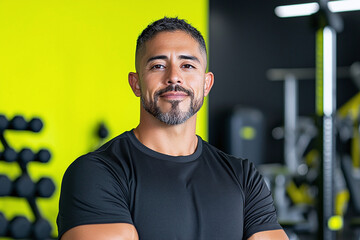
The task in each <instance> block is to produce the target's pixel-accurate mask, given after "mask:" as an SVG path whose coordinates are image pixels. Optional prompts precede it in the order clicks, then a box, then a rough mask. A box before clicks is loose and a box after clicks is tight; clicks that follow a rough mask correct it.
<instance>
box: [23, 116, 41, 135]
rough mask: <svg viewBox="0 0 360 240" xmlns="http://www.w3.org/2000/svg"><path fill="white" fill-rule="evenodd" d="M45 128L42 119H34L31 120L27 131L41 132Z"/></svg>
mask: <svg viewBox="0 0 360 240" xmlns="http://www.w3.org/2000/svg"><path fill="white" fill-rule="evenodd" d="M43 126H44V125H43V122H42V121H41V119H40V118H33V119H31V120H30V122H29V125H28V127H27V130H30V131H32V132H40V131H41V129H42V128H43Z"/></svg>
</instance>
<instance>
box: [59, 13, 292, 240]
mask: <svg viewBox="0 0 360 240" xmlns="http://www.w3.org/2000/svg"><path fill="white" fill-rule="evenodd" d="M206 65H207V60H206V47H205V42H204V39H203V37H202V36H201V34H200V33H199V32H198V31H197V30H196V29H195V28H194V27H192V26H191V25H189V24H188V23H186V22H185V21H184V20H179V19H177V18H163V19H160V20H158V21H155V22H154V23H152V24H151V25H149V26H148V27H147V28H146V29H145V30H144V31H143V32H142V33H141V35H140V36H139V38H138V41H137V47H136V73H133V72H131V73H129V84H130V86H131V89H132V90H133V92H134V94H135V95H136V96H137V97H140V100H141V106H140V124H139V125H138V126H137V127H136V128H135V129H134V130H132V131H129V132H125V133H123V134H121V135H120V136H118V137H116V138H114V139H112V140H111V141H109V142H108V143H106V144H105V145H104V146H102V147H101V148H100V149H98V150H96V151H94V152H92V153H89V154H86V155H84V156H82V157H80V158H79V159H77V160H76V161H75V162H74V163H72V164H71V165H70V167H69V168H68V170H67V171H66V173H65V175H64V179H63V183H62V190H61V197H60V211H59V215H58V226H59V238H61V239H63V240H68V239H86V240H91V239H97V240H99V239H100V240H101V239H104V240H105V239H126V240H128V239H129V240H130V239H131V240H135V239H141V240H161V239H164V240H172V239H179V240H202V239H204V240H211V239H214V240H215V239H216V240H231V239H236V240H240V239H251V240H256V239H276V240H279V239H287V236H286V234H285V233H284V231H283V230H282V228H281V226H280V225H279V224H278V222H277V220H276V213H275V209H274V206H273V202H272V198H271V195H270V192H269V190H268V189H267V187H266V185H265V183H264V181H263V179H262V177H261V176H260V175H259V173H258V172H257V171H256V170H255V168H254V166H253V164H251V163H250V162H249V161H247V160H241V159H236V158H234V157H232V156H229V155H227V154H225V153H223V152H221V151H219V150H217V149H216V148H214V147H212V146H211V145H209V144H208V143H206V142H204V141H203V140H202V139H201V138H200V137H198V136H196V134H195V125H196V113H197V111H198V110H199V109H200V107H201V106H202V104H203V100H204V97H205V96H206V95H208V94H209V92H210V89H211V87H212V86H213V83H214V75H213V74H212V73H211V72H208V73H206Z"/></svg>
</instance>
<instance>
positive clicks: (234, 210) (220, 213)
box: [57, 131, 281, 240]
mask: <svg viewBox="0 0 360 240" xmlns="http://www.w3.org/2000/svg"><path fill="white" fill-rule="evenodd" d="M59 207H60V209H59V215H58V219H57V222H58V228H59V237H61V236H62V234H63V233H65V232H66V231H67V230H69V229H71V228H73V227H75V226H79V225H84V224H99V223H131V224H133V225H134V226H135V228H136V229H137V231H138V234H139V238H140V240H161V239H164V240H175V239H176V240H212V239H214V240H215V239H216V240H225V239H226V240H232V239H234V240H235V239H236V240H240V239H247V238H248V237H250V236H251V235H252V234H254V233H256V232H259V231H266V230H274V229H281V226H280V225H279V224H278V222H277V219H276V213H275V208H274V206H273V200H272V198H271V194H270V191H269V190H268V188H267V186H266V185H265V183H264V181H263V179H262V177H261V175H260V174H259V173H258V172H257V170H256V169H255V168H254V166H253V164H252V163H250V162H249V161H247V160H242V159H238V158H235V157H233V156H230V155H227V154H225V153H223V152H221V151H220V150H218V149H216V148H214V147H213V146H211V145H210V144H208V143H207V142H205V141H203V140H202V139H201V138H200V137H199V141H198V146H197V149H196V151H195V152H194V153H193V154H192V155H189V156H178V157H174V156H168V155H164V154H161V153H158V152H155V151H153V150H151V149H149V148H147V147H146V146H144V145H143V144H142V143H140V142H139V141H138V140H137V138H136V137H135V135H134V133H133V131H130V132H125V133H123V134H121V135H120V136H118V137H116V138H114V139H112V140H111V141H109V142H108V143H106V144H105V145H103V146H102V147H101V148H99V149H98V150H96V151H94V152H91V153H88V154H86V155H84V156H82V157H80V158H78V159H77V160H75V161H74V162H73V163H72V164H71V165H70V166H69V168H68V169H67V171H66V173H65V175H64V178H63V182H62V188H61V196H60V205H59Z"/></svg>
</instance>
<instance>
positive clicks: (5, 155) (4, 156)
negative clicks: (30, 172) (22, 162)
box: [0, 148, 17, 162]
mask: <svg viewBox="0 0 360 240" xmlns="http://www.w3.org/2000/svg"><path fill="white" fill-rule="evenodd" d="M16 159H17V153H16V152H15V150H14V149H12V148H5V149H4V151H3V152H0V160H4V161H5V162H14V161H16Z"/></svg>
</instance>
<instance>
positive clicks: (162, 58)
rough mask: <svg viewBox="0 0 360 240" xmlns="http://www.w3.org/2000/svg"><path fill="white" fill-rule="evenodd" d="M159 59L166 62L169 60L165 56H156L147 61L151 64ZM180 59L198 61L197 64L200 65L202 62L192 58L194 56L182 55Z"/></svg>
mask: <svg viewBox="0 0 360 240" xmlns="http://www.w3.org/2000/svg"><path fill="white" fill-rule="evenodd" d="M158 59H161V60H166V59H168V57H167V56H165V55H157V56H154V57H151V58H149V59H148V60H147V61H146V63H149V62H151V61H154V60H158ZM178 59H186V60H193V61H196V62H198V63H200V60H199V59H198V58H197V57H195V56H192V55H180V56H179V57H178Z"/></svg>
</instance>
